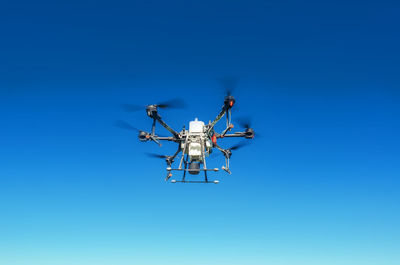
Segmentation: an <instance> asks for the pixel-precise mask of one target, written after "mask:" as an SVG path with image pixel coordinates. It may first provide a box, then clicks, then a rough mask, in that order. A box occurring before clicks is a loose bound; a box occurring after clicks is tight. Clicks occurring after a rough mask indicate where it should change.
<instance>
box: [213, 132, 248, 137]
mask: <svg viewBox="0 0 400 265" xmlns="http://www.w3.org/2000/svg"><path fill="white" fill-rule="evenodd" d="M225 137H246V132H235V133H231V134H221V135H220V136H219V138H225Z"/></svg>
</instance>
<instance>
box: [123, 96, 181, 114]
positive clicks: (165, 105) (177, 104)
mask: <svg viewBox="0 0 400 265" xmlns="http://www.w3.org/2000/svg"><path fill="white" fill-rule="evenodd" d="M154 105H156V106H157V107H159V108H161V109H172V108H175V109H183V108H185V107H186V104H185V102H184V101H183V100H182V99H180V98H174V99H171V100H167V101H162V102H159V103H157V104H154ZM146 107H147V106H146V105H144V106H142V105H135V104H123V105H122V109H123V110H125V111H127V112H135V111H139V110H145V109H146Z"/></svg>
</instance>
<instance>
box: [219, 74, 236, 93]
mask: <svg viewBox="0 0 400 265" xmlns="http://www.w3.org/2000/svg"><path fill="white" fill-rule="evenodd" d="M219 82H220V83H221V86H222V87H223V88H224V90H225V96H232V92H233V91H234V90H235V89H236V87H237V83H238V79H237V78H234V77H225V78H222V79H220V80H219Z"/></svg>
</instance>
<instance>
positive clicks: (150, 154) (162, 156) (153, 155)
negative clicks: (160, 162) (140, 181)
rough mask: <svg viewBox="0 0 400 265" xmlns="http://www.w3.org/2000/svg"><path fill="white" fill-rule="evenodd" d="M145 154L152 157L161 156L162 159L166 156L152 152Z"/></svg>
mask: <svg viewBox="0 0 400 265" xmlns="http://www.w3.org/2000/svg"><path fill="white" fill-rule="evenodd" d="M146 155H147V156H149V157H154V158H162V159H166V158H168V156H166V155H159V154H154V153H146Z"/></svg>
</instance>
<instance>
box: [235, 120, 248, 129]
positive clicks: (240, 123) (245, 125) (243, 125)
mask: <svg viewBox="0 0 400 265" xmlns="http://www.w3.org/2000/svg"><path fill="white" fill-rule="evenodd" d="M236 121H237V122H238V123H239V125H240V127H242V128H245V129H249V128H251V119H250V118H249V117H242V118H237V119H236Z"/></svg>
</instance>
